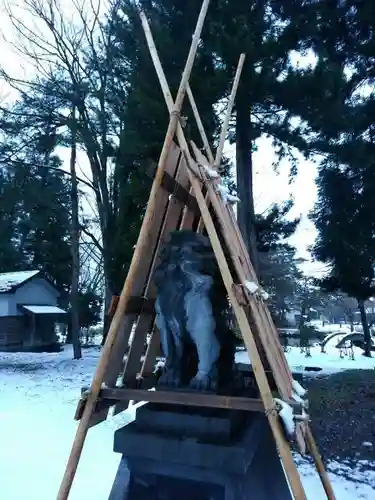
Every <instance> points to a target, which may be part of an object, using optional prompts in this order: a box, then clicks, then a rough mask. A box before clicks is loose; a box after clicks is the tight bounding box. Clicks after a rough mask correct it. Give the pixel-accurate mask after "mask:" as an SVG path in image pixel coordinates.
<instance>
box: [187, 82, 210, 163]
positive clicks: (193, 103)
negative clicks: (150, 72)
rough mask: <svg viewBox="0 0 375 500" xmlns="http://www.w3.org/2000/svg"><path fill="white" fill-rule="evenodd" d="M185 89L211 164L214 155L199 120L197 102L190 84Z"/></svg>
mask: <svg viewBox="0 0 375 500" xmlns="http://www.w3.org/2000/svg"><path fill="white" fill-rule="evenodd" d="M186 90H187V95H188V98H189V101H190V106H191V109H192V110H193V115H194V118H195V121H196V122H197V127H198V131H199V133H200V136H201V139H202V143H203V146H204V149H205V150H206V153H207V157H208V161H209V162H210V163H211V164H212V165H213V164H214V162H215V159H214V156H213V154H212V151H211V148H210V143H209V142H208V138H207V135H206V131H205V130H204V126H203V123H202V120H201V116H200V114H199V111H198V107H197V104H196V102H195V99H194V96H193V93H192V91H191V88H190V85H188V86H187V89H186Z"/></svg>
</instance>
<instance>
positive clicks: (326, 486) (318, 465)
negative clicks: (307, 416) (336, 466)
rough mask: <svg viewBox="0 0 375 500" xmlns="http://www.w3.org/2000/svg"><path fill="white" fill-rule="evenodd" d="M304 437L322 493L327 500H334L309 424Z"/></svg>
mask: <svg viewBox="0 0 375 500" xmlns="http://www.w3.org/2000/svg"><path fill="white" fill-rule="evenodd" d="M305 437H306V441H307V446H308V447H309V450H310V453H311V455H312V457H313V459H314V463H315V467H316V470H317V471H318V474H319V476H320V480H321V482H322V485H323V488H324V491H325V492H326V495H327V498H328V500H336V497H335V493H334V491H333V488H332V485H331V481H330V480H329V477H328V474H327V471H326V470H325V467H324V464H323V460H322V457H321V456H320V453H319V450H318V447H317V445H316V442H315V439H314V436H313V435H312V432H311V429H310V426H309V424H306V427H305Z"/></svg>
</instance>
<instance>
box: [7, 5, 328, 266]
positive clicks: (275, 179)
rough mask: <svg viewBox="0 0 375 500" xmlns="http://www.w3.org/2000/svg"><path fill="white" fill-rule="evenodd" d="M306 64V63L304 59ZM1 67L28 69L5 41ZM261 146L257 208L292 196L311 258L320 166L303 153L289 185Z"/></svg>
mask: <svg viewBox="0 0 375 500" xmlns="http://www.w3.org/2000/svg"><path fill="white" fill-rule="evenodd" d="M65 1H66V0H65ZM0 16H1V17H2V19H3V20H4V21H5V20H6V19H7V18H6V15H5V14H4V13H3V14H2V13H1V6H0ZM4 21H3V23H2V26H1V28H0V29H1V31H2V33H3V34H5V36H6V37H7V39H8V40H12V36H13V35H12V27H11V26H10V25H9V21H8V24H7V23H6V22H4ZM292 59H293V60H294V61H295V62H298V64H300V61H301V59H300V58H299V57H296V55H295V54H293V55H292ZM312 59H313V58H311V56H308V57H307V58H304V61H306V60H307V64H310V63H311V61H312ZM302 63H303V64H304V65H306V63H304V62H303V61H302ZM0 66H1V67H3V68H5V69H6V70H7V71H9V72H10V73H11V74H12V75H17V76H21V75H22V74H24V72H25V69H24V66H23V65H22V62H21V60H20V59H19V58H18V57H16V56H15V53H14V51H13V50H12V49H11V47H10V46H9V45H8V44H6V43H4V42H3V43H2V47H1V52H0ZM0 96H1V97H3V98H4V97H5V96H7V97H8V98H9V97H13V95H12V94H9V90H8V88H7V87H6V86H5V85H4V84H1V85H0ZM257 145H258V150H257V151H256V152H255V153H254V157H253V163H254V193H255V202H256V211H257V212H262V211H264V210H266V209H267V208H268V207H269V206H270V205H271V204H272V203H274V202H278V203H279V202H282V201H285V200H287V199H289V198H290V196H292V197H293V198H294V202H295V205H294V208H293V210H292V212H291V216H292V217H296V216H301V218H302V221H301V223H300V225H299V227H298V229H297V231H296V233H295V234H294V235H293V236H292V238H291V243H292V244H293V245H294V246H295V247H296V248H297V251H298V255H299V256H301V257H304V258H307V259H308V258H309V254H308V251H307V247H308V246H309V245H310V244H311V243H313V241H314V238H315V228H314V226H313V224H312V223H311V221H309V220H308V218H307V215H308V212H309V211H310V210H311V208H312V207H313V205H314V201H315V199H316V186H315V182H314V179H315V176H316V166H315V165H314V164H313V163H312V162H309V161H306V160H305V159H304V158H303V157H302V155H300V161H299V165H298V175H297V177H296V178H295V180H294V181H293V183H292V184H289V164H288V162H287V161H286V160H284V161H283V162H282V163H281V166H280V168H279V171H278V172H277V173H276V172H275V171H274V169H273V166H272V165H273V162H274V160H275V153H274V150H273V148H272V144H271V141H270V140H268V139H266V138H261V139H260V140H258V143H257ZM61 153H62V154H61V157H62V159H63V160H64V163H65V164H66V165H67V166H68V161H69V152H68V151H61ZM226 153H227V154H228V155H229V156H231V157H234V147H233V146H229V144H228V145H227V148H226ZM78 161H79V166H80V168H81V170H82V172H81V175H86V176H89V175H90V174H89V172H90V169H89V167H88V164H87V161H86V160H85V156H84V154H79V158H78ZM303 269H304V271H305V272H306V273H307V274H311V273H313V274H315V273H320V272H321V271H322V270H323V266H322V264H319V263H311V262H309V263H306V264H304V265H303Z"/></svg>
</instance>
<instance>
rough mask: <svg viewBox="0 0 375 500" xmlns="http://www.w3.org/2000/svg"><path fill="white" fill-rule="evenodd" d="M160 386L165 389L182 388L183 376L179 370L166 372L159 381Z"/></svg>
mask: <svg viewBox="0 0 375 500" xmlns="http://www.w3.org/2000/svg"><path fill="white" fill-rule="evenodd" d="M158 386H163V387H180V386H181V375H180V373H179V372H178V371H177V370H173V369H171V368H170V369H169V370H166V371H165V372H164V373H163V375H161V377H160V378H159V380H158Z"/></svg>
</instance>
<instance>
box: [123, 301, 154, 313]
mask: <svg viewBox="0 0 375 500" xmlns="http://www.w3.org/2000/svg"><path fill="white" fill-rule="evenodd" d="M154 312H155V299H153V298H149V297H130V298H129V302H128V306H127V308H126V311H125V314H141V313H146V314H154Z"/></svg>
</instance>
